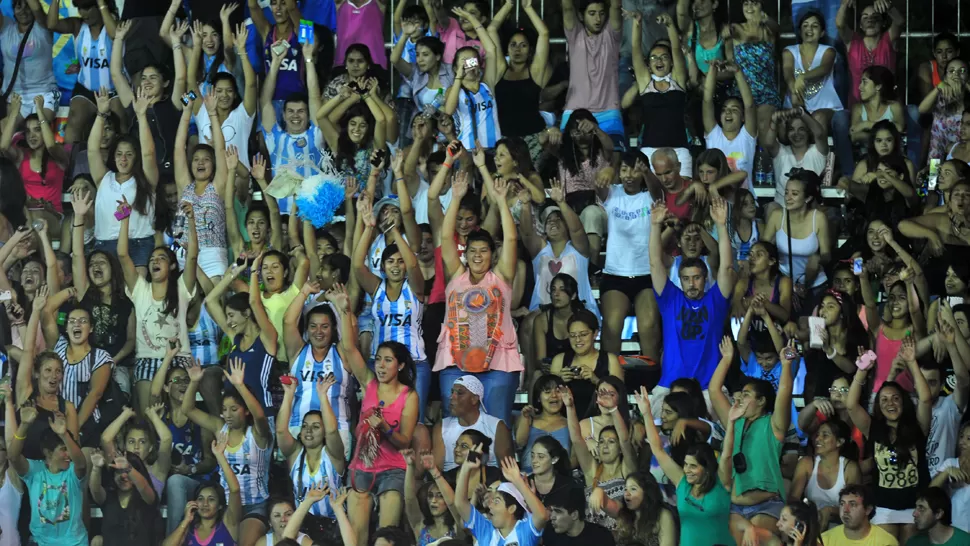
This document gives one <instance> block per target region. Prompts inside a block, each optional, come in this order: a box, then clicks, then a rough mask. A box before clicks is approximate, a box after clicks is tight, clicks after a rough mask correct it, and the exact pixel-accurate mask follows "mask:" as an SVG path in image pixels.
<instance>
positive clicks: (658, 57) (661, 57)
mask: <svg viewBox="0 0 970 546" xmlns="http://www.w3.org/2000/svg"><path fill="white" fill-rule="evenodd" d="M669 60H670V55H651V56H650V62H653V61H669Z"/></svg>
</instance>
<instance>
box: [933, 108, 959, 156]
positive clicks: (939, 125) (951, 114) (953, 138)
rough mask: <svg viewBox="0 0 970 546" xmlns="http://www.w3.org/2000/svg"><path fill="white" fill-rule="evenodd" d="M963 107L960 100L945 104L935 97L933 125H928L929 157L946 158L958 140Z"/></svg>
mask: <svg viewBox="0 0 970 546" xmlns="http://www.w3.org/2000/svg"><path fill="white" fill-rule="evenodd" d="M963 108H964V106H963V104H962V101H956V102H951V103H950V104H945V103H944V102H943V99H942V98H941V97H939V96H938V97H937V99H936V106H935V107H934V108H933V125H932V126H931V127H930V156H929V157H930V159H940V160H944V159H946V155H947V153H948V152H949V151H950V148H952V147H953V145H954V144H956V143H957V142H958V141H959V140H960V118H961V117H963Z"/></svg>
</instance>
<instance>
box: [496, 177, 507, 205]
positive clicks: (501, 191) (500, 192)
mask: <svg viewBox="0 0 970 546" xmlns="http://www.w3.org/2000/svg"><path fill="white" fill-rule="evenodd" d="M509 187H510V186H509V183H508V181H506V180H505V179H504V178H499V179H498V180H495V181H494V183H493V184H492V195H494V196H495V198H496V199H501V200H503V201H504V200H505V198H506V197H507V196H508V195H509Z"/></svg>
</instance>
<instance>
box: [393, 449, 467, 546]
mask: <svg viewBox="0 0 970 546" xmlns="http://www.w3.org/2000/svg"><path fill="white" fill-rule="evenodd" d="M402 455H404V461H405V462H406V463H407V465H408V468H407V472H406V473H405V476H404V515H406V516H407V518H408V523H409V524H410V525H411V529H412V530H413V531H414V540H415V542H416V543H417V545H418V546H428V545H429V544H431V543H432V542H435V541H438V540H441V539H443V538H456V537H458V536H459V534H464V528H462V527H460V526H457V525H455V513H456V510H455V508H454V506H455V491H454V489H452V488H451V484H449V483H448V481H447V480H445V479H444V474H442V473H441V471H440V470H439V469H438V467H436V466H435V463H434V453H431V452H430V451H422V452H421V453H419V454H415V453H414V451H413V450H411V449H406V450H404V451H403V452H402ZM418 458H420V464H421V466H417V461H416V459H418ZM421 470H423V471H426V472H427V473H428V475H430V476H431V481H430V482H428V481H426V482H423V483H422V484H421V486H420V487H417V488H416V487H415V484H416V483H419V482H420V480H419V479H418V476H417V475H416V474H417V473H418V472H419V471H421ZM421 474H423V472H421Z"/></svg>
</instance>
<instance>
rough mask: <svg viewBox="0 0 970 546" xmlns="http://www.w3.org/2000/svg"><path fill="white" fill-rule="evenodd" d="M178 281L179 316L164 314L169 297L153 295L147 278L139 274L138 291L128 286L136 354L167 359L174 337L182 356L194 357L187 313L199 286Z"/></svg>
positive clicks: (182, 280)
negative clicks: (176, 339) (170, 341)
mask: <svg viewBox="0 0 970 546" xmlns="http://www.w3.org/2000/svg"><path fill="white" fill-rule="evenodd" d="M99 193H100V192H99ZM177 282H178V293H179V302H178V308H177V310H176V314H175V315H169V314H166V313H164V310H165V299H164V298H163V299H162V300H160V301H159V300H156V299H155V298H154V297H152V283H150V282H148V281H147V280H145V278H144V277H138V280H137V281H136V282H135V289H134V290H128V288H127V287H125V294H126V295H127V296H128V297H129V298H130V299H131V303H132V304H134V306H135V357H137V358H165V353H166V352H168V340H170V339H172V338H174V337H177V338H179V341H180V342H181V343H182V354H181V355H180V356H191V354H192V353H191V352H190V350H191V347H192V346H191V345H190V344H189V329H188V326H187V325H186V322H185V313H186V311H187V310H188V308H189V300H191V299H192V297H193V296H195V286H193V287H192V289H191V290H189V289H188V288H187V287H186V286H185V277H179V279H178V281H177Z"/></svg>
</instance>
